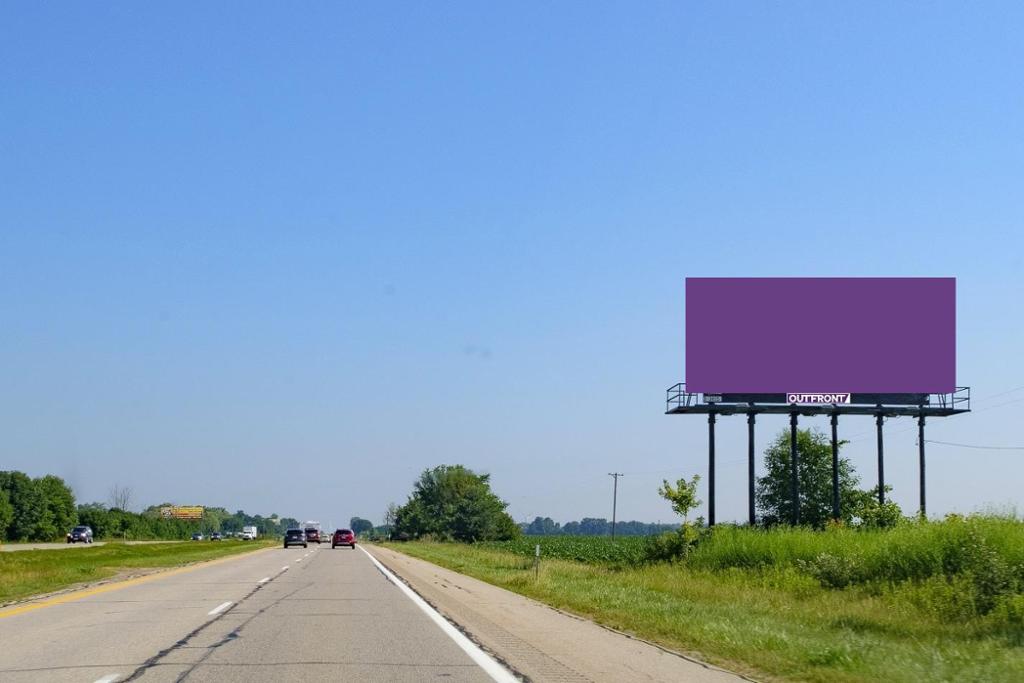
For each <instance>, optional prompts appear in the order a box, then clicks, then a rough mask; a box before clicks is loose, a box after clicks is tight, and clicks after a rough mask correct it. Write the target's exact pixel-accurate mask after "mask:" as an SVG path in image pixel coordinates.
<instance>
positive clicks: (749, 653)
mask: <svg viewBox="0 0 1024 683" xmlns="http://www.w3.org/2000/svg"><path fill="white" fill-rule="evenodd" d="M797 450H798V452H799V454H800V475H801V476H800V481H801V487H800V491H799V495H800V499H799V500H800V507H801V518H802V520H803V521H804V522H805V525H804V526H800V527H791V526H786V525H783V524H782V523H781V522H782V521H783V520H786V519H789V518H790V512H791V506H792V501H791V500H790V497H789V495H788V491H789V477H788V474H789V435H788V432H786V433H783V434H780V435H779V437H778V438H777V439H776V440H775V441H773V442H772V444H770V445H769V447H768V449H767V451H766V453H765V465H766V470H767V472H766V475H765V476H764V477H762V478H761V479H760V480H759V482H758V487H757V503H758V508H759V512H760V515H759V519H760V520H762V523H761V524H760V525H758V526H754V527H750V526H736V525H718V526H716V527H714V528H708V527H706V526H705V525H704V524H703V520H701V519H700V518H697V519H695V520H693V521H691V520H690V515H691V513H692V512H693V511H694V510H695V509H696V508H697V507H698V506H699V505H700V501H699V500H697V496H696V492H697V485H698V482H699V477H693V478H691V479H689V480H687V479H680V480H678V481H677V482H674V483H672V482H668V481H665V482H664V483H663V485H662V486H661V488H660V489H659V494H660V495H661V496H662V497H663V498H665V499H666V500H667V501H668V502H669V503H670V504H671V506H672V508H673V510H674V511H675V512H676V513H677V514H679V515H680V516H681V517H682V518H683V524H682V525H681V526H679V527H678V528H676V529H675V530H674V531H672V532H668V533H663V534H657V535H652V536H647V537H626V538H621V537H620V538H617V539H616V540H614V541H613V540H611V539H610V538H608V537H603V538H602V537H594V536H567V535H552V536H526V537H523V536H519V535H513V536H511V537H508V538H504V539H475V540H476V542H473V543H452V542H436V541H438V540H451V539H452V538H453V536H452V535H451V534H444V533H439V534H430V535H425V536H424V537H421V538H419V540H417V541H415V542H406V543H401V544H396V545H395V546H394V547H395V548H396V549H398V550H400V551H402V552H405V553H407V554H409V555H413V556H415V557H419V558H421V559H424V560H428V561H430V562H434V563H436V564H439V565H442V566H445V567H448V568H450V569H453V570H455V571H459V572H462V573H465V574H468V575H470V576H474V577H476V578H479V579H482V580H484V581H488V582H490V583H493V584H495V585H498V586H501V587H504V588H507V589H509V590H513V591H515V592H518V593H521V594H523V595H527V596H530V597H532V598H535V599H537V600H541V601H543V602H546V603H548V604H551V605H553V606H555V607H558V608H562V609H565V610H568V611H571V612H573V613H576V614H579V615H582V616H585V617H588V618H592V619H594V620H595V621H598V622H599V623H602V624H605V625H608V626H610V627H612V628H616V629H620V630H623V631H627V632H630V633H633V634H636V635H638V636H640V637H643V638H646V639H649V640H652V641H655V642H658V643H661V644H663V645H665V646H668V647H670V648H674V649H677V650H681V651H685V652H690V653H694V654H697V655H698V656H700V657H701V658H703V659H706V660H709V661H712V662H715V663H718V664H721V665H723V666H726V667H727V668H731V669H733V670H737V671H741V672H745V673H749V674H752V675H753V676H754V677H757V678H761V679H778V680H801V681H875V680H882V679H885V680H891V681H908V682H909V681H922V680H950V681H952V680H955V681H1019V680H1024V520H1021V519H1020V518H1019V517H1018V516H1017V515H1016V514H1015V513H1005V514H995V513H993V514H981V515H970V516H959V515H949V516H947V517H946V518H945V519H943V520H934V521H928V520H922V519H917V518H914V519H909V518H907V517H905V516H904V515H903V514H902V512H901V511H900V509H899V507H897V506H896V505H895V504H894V503H891V502H886V503H884V504H883V503H880V502H879V501H878V491H877V490H873V491H872V490H863V489H860V488H858V484H859V480H858V478H857V476H856V474H855V473H854V471H853V468H852V466H850V464H849V462H848V461H846V459H842V458H841V459H840V485H841V491H842V507H841V514H840V516H839V518H838V519H832V518H831V512H832V509H831V448H830V445H829V444H828V441H827V439H825V438H823V437H822V435H821V434H819V433H816V432H809V431H802V432H800V433H799V434H798V438H797ZM467 540H468V539H467ZM536 545H540V550H541V561H540V568H539V572H538V573H536V574H535V571H534V553H535V546H536Z"/></svg>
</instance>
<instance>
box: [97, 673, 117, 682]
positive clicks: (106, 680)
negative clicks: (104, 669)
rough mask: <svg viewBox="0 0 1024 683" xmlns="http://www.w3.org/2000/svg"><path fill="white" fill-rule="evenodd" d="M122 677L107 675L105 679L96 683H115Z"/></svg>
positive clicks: (99, 679) (98, 679)
mask: <svg viewBox="0 0 1024 683" xmlns="http://www.w3.org/2000/svg"><path fill="white" fill-rule="evenodd" d="M120 677H121V674H107V675H106V676H104V677H103V678H97V679H96V683H114V681H116V680H117V679H119V678H120Z"/></svg>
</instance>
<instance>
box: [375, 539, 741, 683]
mask: <svg viewBox="0 0 1024 683" xmlns="http://www.w3.org/2000/svg"><path fill="white" fill-rule="evenodd" d="M368 549H369V551H370V552H371V553H372V554H373V556H374V557H376V558H377V559H378V560H379V561H380V562H381V563H382V564H384V565H385V566H386V567H387V568H388V569H390V570H391V571H392V572H393V573H395V574H396V575H397V576H398V577H399V578H401V579H402V580H404V581H405V582H406V583H408V584H409V586H410V587H411V588H412V589H413V590H415V591H416V592H417V593H419V594H420V595H421V596H422V597H423V598H424V599H425V600H426V601H427V602H429V603H430V604H431V605H432V606H434V608H435V609H437V610H438V611H439V612H441V614H443V615H444V616H445V617H447V618H448V619H449V620H451V621H452V622H454V623H455V624H456V625H457V626H459V627H460V628H461V629H462V630H463V631H464V632H466V633H467V635H469V636H470V637H471V638H472V639H473V640H475V641H476V642H478V643H479V644H480V645H481V646H483V647H484V648H485V649H486V650H487V651H489V652H491V653H493V654H494V655H495V656H496V657H497V658H498V659H500V660H501V661H502V662H503V663H505V664H506V665H508V666H509V667H510V668H511V669H513V670H514V671H516V672H517V673H519V674H521V675H522V676H524V677H525V678H527V679H528V680H532V681H559V682H566V683H569V682H571V683H575V682H577V681H594V682H604V681H608V682H613V681H614V682H619V681H626V680H628V681H657V682H661V681H664V682H666V683H668V682H669V681H672V682H678V681H694V682H695V683H725V682H727V681H729V682H733V683H735V682H736V681H744V680H749V679H745V678H743V677H741V676H739V675H738V674H734V673H731V672H728V671H725V670H723V669H719V668H717V667H714V666H712V665H710V664H705V663H703V662H699V661H697V660H695V659H692V658H689V657H685V656H683V655H681V654H678V653H675V652H672V651H669V650H666V649H664V648H661V647H658V646H656V645H653V644H651V643H648V642H646V641H643V640H639V639H636V638H632V637H630V636H628V635H625V634H622V633H618V632H616V631H612V630H610V629H607V628H604V627H602V626H600V625H598V624H595V623H594V622H592V621H589V620H587V619H581V618H579V617H575V616H571V615H569V614H566V613H564V612H561V611H559V610H556V609H554V608H552V607H549V606H547V605H544V604H543V603H540V602H537V601H535V600H531V599H530V598H526V597H523V596H521V595H518V594H516V593H512V592H511V591H507V590H505V589H503V588H498V587H497V586H492V585H491V584H489V583H485V582H483V581H480V580H478V579H474V578H472V577H469V576H465V575H464V574H459V573H457V572H454V571H451V570H449V569H445V568H443V567H439V566H437V565H434V564H431V563H429V562H425V561H423V560H420V559H417V558H413V557H409V556H408V555H403V554H402V553H399V552H397V551H395V550H392V549H391V548H383V547H380V546H370V547H369V548H368Z"/></svg>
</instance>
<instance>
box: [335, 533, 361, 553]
mask: <svg viewBox="0 0 1024 683" xmlns="http://www.w3.org/2000/svg"><path fill="white" fill-rule="evenodd" d="M339 545H347V546H348V547H349V548H352V550H355V549H356V535H355V533H354V532H353V531H352V530H351V529H338V530H337V531H335V532H334V536H333V537H331V549H334V548H337V547H338V546H339Z"/></svg>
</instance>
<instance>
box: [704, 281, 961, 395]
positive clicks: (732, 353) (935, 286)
mask: <svg viewBox="0 0 1024 683" xmlns="http://www.w3.org/2000/svg"><path fill="white" fill-rule="evenodd" d="M955 387H956V279H955V278H846V277H836V278H687V279H686V389H687V391H691V392H699V393H792V392H823V393H827V392H853V393H880V394H881V393H886V394H887V393H892V394H898V393H949V392H952V391H953V390H954V389H955Z"/></svg>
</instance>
